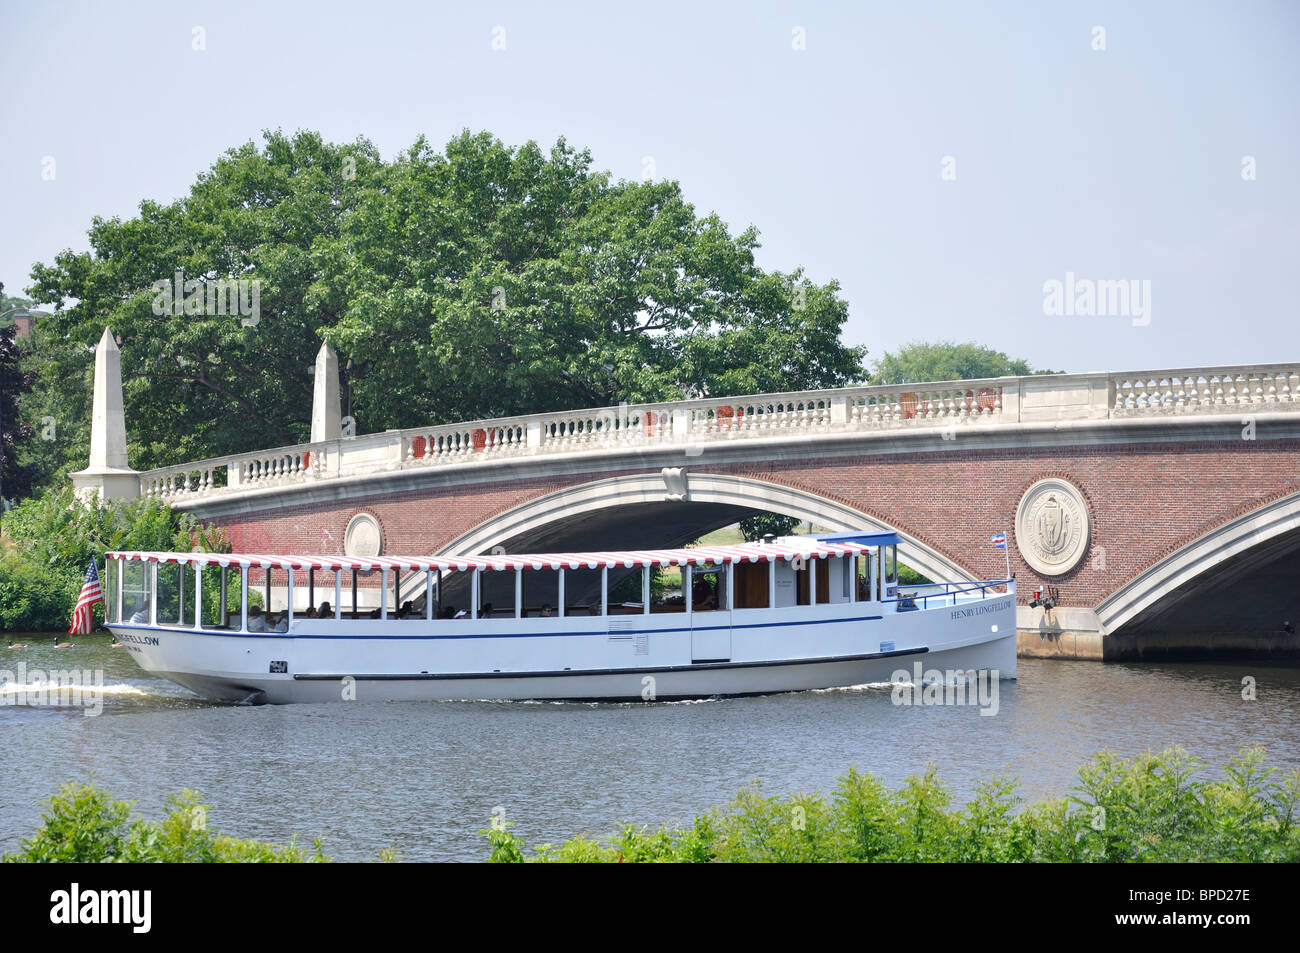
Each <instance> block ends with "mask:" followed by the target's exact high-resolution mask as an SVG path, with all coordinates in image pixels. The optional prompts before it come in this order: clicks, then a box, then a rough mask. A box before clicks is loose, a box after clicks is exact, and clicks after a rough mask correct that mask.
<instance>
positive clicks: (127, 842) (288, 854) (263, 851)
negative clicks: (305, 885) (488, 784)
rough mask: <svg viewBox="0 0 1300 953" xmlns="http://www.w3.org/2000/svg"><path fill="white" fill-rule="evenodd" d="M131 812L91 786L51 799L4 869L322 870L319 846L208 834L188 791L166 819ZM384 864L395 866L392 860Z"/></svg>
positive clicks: (203, 812) (67, 788) (200, 807)
mask: <svg viewBox="0 0 1300 953" xmlns="http://www.w3.org/2000/svg"><path fill="white" fill-rule="evenodd" d="M131 807H132V805H131V804H130V803H129V802H126V801H115V800H113V799H112V798H111V797H109V796H108V795H107V794H105V793H104V792H103V791H100V790H99V789H98V788H95V787H92V786H90V785H84V784H67V785H64V786H63V788H62V789H61V790H60V791H59V793H58V794H57V795H55V796H54V797H52V798H50V810H49V813H47V814H42V815H41V818H42V820H43V821H44V824H43V825H42V827H41V829H40V830H38V831H37V832H36V834H35V835H34V836H33V837H32V838H31V839H30V840H26V841H23V844H22V850H20V851H19V852H18V853H6V854H4V855H3V858H0V859H3V860H4V862H5V863H30V864H39V863H81V864H98V863H127V864H139V863H289V864H296V863H320V862H325V861H328V860H329V858H328V857H326V856H325V852H324V848H323V846H322V844H321V842H320V840H319V839H318V840H316V841H315V842H314V844H313V848H312V849H311V850H310V851H308V850H306V849H304V848H301V847H299V846H298V844H297V841H296V839H295V840H294V841H292V842H291V843H289V844H288V845H285V846H277V845H275V844H267V843H263V842H261V841H254V840H238V839H236V838H234V837H227V836H226V835H224V834H218V833H215V832H213V831H209V830H208V806H207V805H206V804H204V803H203V801H202V799H201V797H200V795H199V793H198V792H197V791H192V790H188V789H187V790H184V791H182V792H181V793H179V794H173V795H172V796H171V797H169V798H168V799H167V806H166V809H165V811H164V814H163V818H162V820H159V821H148V820H132V819H131ZM384 859H392V857H391V855H390V856H387V857H385V858H384Z"/></svg>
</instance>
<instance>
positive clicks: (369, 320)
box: [22, 131, 866, 486]
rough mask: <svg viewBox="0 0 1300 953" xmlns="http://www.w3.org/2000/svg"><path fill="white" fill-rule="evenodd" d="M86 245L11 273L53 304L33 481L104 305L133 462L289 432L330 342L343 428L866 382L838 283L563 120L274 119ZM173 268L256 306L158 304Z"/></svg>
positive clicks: (40, 477)
mask: <svg viewBox="0 0 1300 953" xmlns="http://www.w3.org/2000/svg"><path fill="white" fill-rule="evenodd" d="M88 240H89V246H90V250H89V251H86V252H77V251H72V250H65V251H63V252H60V253H59V254H58V255H57V256H55V258H54V261H53V262H50V263H39V264H37V265H35V266H34V268H33V270H32V275H31V277H32V284H31V286H30V288H29V289H28V294H29V295H30V296H31V297H32V298H34V299H35V300H37V301H41V302H48V303H50V304H52V305H54V306H55V308H54V313H53V314H51V315H50V316H49V317H48V318H47V319H45V320H43V321H41V322H39V323H38V325H37V326H36V329H35V331H34V333H33V335H32V337H31V338H30V339H29V341H28V344H27V346H28V347H29V348H30V354H29V355H28V357H27V360H26V365H25V366H26V367H27V368H28V369H30V370H33V371H36V372H37V378H36V380H35V382H34V386H33V391H32V393H31V394H29V395H27V396H25V397H23V399H22V410H23V413H24V416H25V419H27V420H28V421H35V420H40V419H41V418H42V417H44V416H50V417H53V418H54V419H55V421H56V424H57V428H56V431H55V437H54V439H48V440H27V441H26V442H25V444H24V445H23V455H24V460H23V462H24V463H25V464H29V465H31V466H32V467H33V468H34V469H35V472H36V484H37V485H38V486H39V485H49V484H51V483H54V482H57V481H58V478H59V476H60V475H61V474H63V473H64V472H66V471H67V470H69V469H79V468H80V467H82V466H84V465H85V459H84V454H85V447H86V443H87V432H88V426H89V421H90V393H91V391H90V387H89V382H90V379H91V374H92V371H93V361H92V359H91V355H90V352H89V350H88V349H89V347H90V346H91V345H93V344H94V343H95V342H96V341H97V340H98V339H99V336H100V335H101V334H102V333H103V329H104V325H105V324H108V325H110V326H111V327H112V329H113V331H114V333H115V334H117V335H119V336H120V338H121V347H122V366H123V380H124V391H125V394H124V399H125V409H126V420H127V437H128V441H129V444H130V446H131V449H132V456H131V465H132V466H133V467H135V468H137V469H140V470H145V469H149V468H153V467H158V466H164V465H168V464H172V463H181V462H185V461H190V460H197V459H202V458H205V457H208V456H216V455H221V454H229V453H238V452H241V451H246V450H254V449H259V448H265V447H274V446H280V445H285V444H293V443H297V442H299V441H302V440H305V439H307V437H308V435H309V432H310V409H311V402H310V400H309V399H308V397H309V395H310V394H311V390H312V384H311V378H310V376H309V369H310V368H311V367H312V365H313V361H314V359H315V355H316V352H317V350H318V349H319V347H320V344H321V341H322V340H329V341H330V343H331V344H332V345H333V346H334V347H335V348H336V349H337V350H338V352H339V355H340V358H341V360H342V363H343V365H344V366H345V372H344V374H345V377H346V388H347V395H348V396H349V397H350V406H351V413H352V414H353V415H354V416H355V417H356V419H357V422H358V432H360V433H366V432H375V431H381V430H384V429H386V428H390V427H409V426H416V425H423V424H427V423H431V422H432V423H436V422H441V421H459V420H470V419H474V418H477V417H493V416H497V415H502V414H518V413H532V412H536V411H544V410H545V411H552V410H563V409H566V408H575V407H590V406H601V405H607V404H617V403H618V402H620V401H629V402H637V401H654V400H665V399H674V398H680V397H682V396H683V395H684V394H685V393H686V392H687V390H688V389H690V390H693V391H697V392H698V391H707V392H708V393H709V394H711V395H726V394H740V393H754V392H764V391H772V390H787V389H804V388H817V387H831V386H838V385H842V384H849V383H853V382H855V381H859V380H862V379H863V378H864V377H865V371H864V369H863V359H864V357H865V354H866V350H865V348H862V347H849V346H847V345H845V344H844V343H843V342H842V341H841V340H840V332H841V329H842V326H843V324H844V321H845V319H846V317H847V314H848V305H847V303H846V302H845V301H844V300H843V298H841V297H840V296H839V287H838V285H837V284H836V282H834V281H830V282H827V283H825V284H821V285H818V284H815V283H813V282H811V281H809V280H808V279H807V278H806V277H805V276H804V274H803V272H802V270H801V269H799V268H795V269H793V270H791V271H786V272H777V271H764V270H763V269H761V268H760V267H759V266H758V265H757V264H756V263H755V252H756V250H757V248H758V247H759V241H758V232H757V230H756V229H754V228H746V229H744V230H743V231H740V232H738V233H735V234H733V233H732V232H731V231H729V229H728V227H727V225H726V224H725V223H724V222H723V221H722V220H721V219H719V218H718V217H717V216H716V215H713V214H700V213H697V212H696V210H695V208H694V207H693V206H692V205H690V204H689V203H688V202H687V201H686V200H685V198H684V195H683V192H682V189H681V187H680V186H679V185H678V183H676V182H672V181H654V182H643V181H613V180H612V179H611V177H610V175H609V173H607V172H603V171H600V170H598V169H594V168H593V167H592V159H591V156H590V154H589V153H588V152H586V151H579V150H575V149H573V148H571V147H570V146H569V145H568V144H567V143H566V142H565V141H564V140H563V139H561V140H559V141H558V142H556V143H555V145H554V146H553V147H551V148H550V149H549V150H544V149H543V148H541V147H539V146H538V145H537V144H536V143H534V142H528V143H525V144H523V145H521V146H507V145H505V144H503V143H502V142H500V141H499V140H497V139H495V138H493V137H492V136H491V135H489V134H488V133H477V134H474V133H470V132H468V131H466V132H464V133H463V134H461V135H459V136H457V137H456V138H454V139H452V140H451V141H450V142H448V143H447V145H446V147H445V148H444V149H442V150H441V151H439V150H438V149H436V148H434V147H433V146H431V145H430V144H429V143H427V142H426V141H425V140H424V139H423V138H421V139H419V140H418V141H416V142H415V143H414V144H413V145H412V146H411V147H410V148H409V149H407V150H405V151H403V152H402V153H401V154H400V155H398V156H397V157H395V158H394V159H393V160H392V161H385V160H383V159H382V158H381V157H380V155H379V153H378V150H377V149H376V148H375V147H374V145H372V144H371V143H370V142H368V141H366V140H364V139H358V140H357V141H356V142H352V143H343V144H335V143H329V142H326V141H324V140H323V139H322V138H321V137H320V135H319V134H317V133H312V132H299V133H297V134H295V135H293V136H287V135H284V134H281V133H279V132H268V133H266V135H265V139H264V142H263V143H262V144H261V145H260V147H259V146H258V145H257V144H254V143H253V142H248V143H246V144H244V145H242V146H239V147H237V148H235V149H231V150H229V151H228V152H226V153H225V154H224V155H222V156H221V157H220V158H218V159H217V161H216V162H215V163H214V164H213V166H212V167H211V168H210V169H209V170H207V171H205V172H204V173H203V174H201V175H200V176H198V178H197V180H196V181H195V182H194V184H193V185H192V186H191V188H190V191H189V194H188V195H186V196H184V197H182V198H180V199H178V200H176V201H174V202H170V203H167V204H160V203H158V202H155V201H152V200H145V201H143V202H141V204H140V208H139V214H138V215H136V216H135V217H133V218H130V219H128V220H125V221H124V220H121V219H117V218H113V219H101V218H96V219H95V220H94V221H93V223H92V224H91V227H90V229H89V235H88ZM178 269H179V270H181V271H182V272H183V275H182V281H190V280H217V279H235V278H238V279H247V280H250V281H258V282H260V285H259V286H258V287H259V317H258V320H257V321H256V323H255V324H254V323H248V324H246V323H245V320H244V318H243V317H242V316H240V315H234V316H232V315H229V314H201V313H195V312H197V311H206V310H207V307H206V302H204V303H203V304H202V305H201V304H200V300H199V298H200V297H201V296H199V295H197V294H196V295H194V296H191V295H189V294H188V293H187V294H186V297H187V298H188V297H193V304H194V307H193V308H183V309H182V310H188V311H190V313H188V314H180V315H177V314H174V313H172V311H171V310H170V309H167V308H165V307H164V306H163V304H162V303H160V300H161V299H160V297H159V295H160V292H159V291H157V290H155V289H154V287H153V285H154V283H155V282H160V281H170V282H174V280H175V274H176V272H177V270H178ZM178 290H180V289H173V293H175V291H178ZM250 303H251V300H250ZM214 304H215V300H214ZM155 306H157V307H158V310H162V311H163V313H162V314H158V313H155ZM213 310H215V307H214V308H213ZM345 406H346V405H345ZM345 412H347V411H346V410H345Z"/></svg>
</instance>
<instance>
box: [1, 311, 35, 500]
mask: <svg viewBox="0 0 1300 953" xmlns="http://www.w3.org/2000/svg"><path fill="white" fill-rule="evenodd" d="M0 306H3V302H2V301H0ZM15 333H16V331H15V328H14V326H13V325H12V324H10V325H7V326H6V325H5V324H3V322H0V506H3V505H4V502H3V501H4V500H6V499H9V498H18V497H23V496H26V495H27V494H28V493H29V492H30V491H31V483H32V471H33V468H32V467H31V466H30V465H24V464H22V463H20V462H19V456H18V451H19V449H20V448H21V447H22V446H23V444H24V443H25V442H26V441H28V440H30V439H31V438H32V435H33V434H34V433H35V431H34V429H33V428H32V425H31V424H29V423H27V422H26V421H24V420H23V419H22V415H21V414H20V413H19V411H18V402H19V399H20V398H21V397H22V396H23V395H24V394H26V393H27V392H28V391H30V390H31V387H32V381H33V380H34V379H35V377H36V375H35V374H34V373H33V372H31V371H25V370H23V368H22V367H21V366H20V362H19V353H18V345H17V343H16V342H15V340H14V335H15Z"/></svg>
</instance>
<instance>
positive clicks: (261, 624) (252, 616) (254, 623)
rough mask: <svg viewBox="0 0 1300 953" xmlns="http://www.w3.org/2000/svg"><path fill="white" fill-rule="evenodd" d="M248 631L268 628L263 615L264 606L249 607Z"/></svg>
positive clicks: (261, 630) (260, 630)
mask: <svg viewBox="0 0 1300 953" xmlns="http://www.w3.org/2000/svg"><path fill="white" fill-rule="evenodd" d="M248 631H249V632H265V631H267V629H266V619H265V618H263V617H262V607H261V606H249V607H248Z"/></svg>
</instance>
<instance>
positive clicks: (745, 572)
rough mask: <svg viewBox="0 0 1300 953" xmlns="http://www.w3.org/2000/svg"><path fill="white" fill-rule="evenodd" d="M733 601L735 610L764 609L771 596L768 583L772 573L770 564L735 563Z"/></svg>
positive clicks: (768, 603)
mask: <svg viewBox="0 0 1300 953" xmlns="http://www.w3.org/2000/svg"><path fill="white" fill-rule="evenodd" d="M733 572H735V574H736V579H735V582H734V583H733V586H734V587H735V600H736V608H737V609H766V608H768V606H769V605H770V601H769V600H770V599H771V595H770V593H769V591H768V590H769V589H770V588H771V587H770V586H769V585H768V583H769V581H770V576H771V573H772V568H771V563H736V564H735V566H734V567H733Z"/></svg>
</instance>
